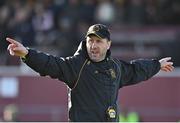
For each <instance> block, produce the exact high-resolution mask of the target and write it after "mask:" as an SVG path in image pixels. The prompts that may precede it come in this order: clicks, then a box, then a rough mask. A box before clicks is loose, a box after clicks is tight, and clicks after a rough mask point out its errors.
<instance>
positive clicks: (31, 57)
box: [6, 38, 76, 87]
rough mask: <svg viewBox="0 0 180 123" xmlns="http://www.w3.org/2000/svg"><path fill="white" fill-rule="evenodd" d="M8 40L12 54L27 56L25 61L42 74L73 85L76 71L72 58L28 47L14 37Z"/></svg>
mask: <svg viewBox="0 0 180 123" xmlns="http://www.w3.org/2000/svg"><path fill="white" fill-rule="evenodd" d="M6 40H7V41H8V42H9V43H10V44H9V46H8V51H9V53H10V55H12V56H18V57H21V58H25V60H24V62H25V63H26V64H27V65H28V66H29V67H30V68H32V69H33V70H34V71H36V72H38V73H39V74H40V75H41V76H46V75H49V76H50V77H52V78H58V79H59V80H61V81H64V82H65V83H66V84H67V85H68V86H69V87H71V86H72V85H73V82H74V81H75V80H74V79H75V75H76V72H75V69H74V67H73V63H74V62H73V59H72V58H62V57H55V56H52V55H49V54H45V53H43V52H38V51H36V50H32V49H27V48H26V47H24V46H23V45H22V44H21V43H19V42H18V41H16V40H14V39H11V38H6ZM70 76H71V77H70Z"/></svg>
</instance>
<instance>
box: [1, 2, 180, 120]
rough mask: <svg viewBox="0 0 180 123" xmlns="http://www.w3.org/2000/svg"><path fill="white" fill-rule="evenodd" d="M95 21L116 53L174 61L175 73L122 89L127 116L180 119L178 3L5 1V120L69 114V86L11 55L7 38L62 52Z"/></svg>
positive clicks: (70, 48)
mask: <svg viewBox="0 0 180 123" xmlns="http://www.w3.org/2000/svg"><path fill="white" fill-rule="evenodd" d="M94 23H103V24H106V25H108V26H109V28H110V32H111V40H112V48H111V50H112V55H113V56H114V57H116V58H120V59H122V60H125V61H129V60H132V59H136V58H157V59H160V58H162V57H166V56H171V57H172V61H173V62H174V66H175V70H174V71H173V72H172V73H170V74H167V73H163V72H160V73H158V74H157V75H156V76H155V77H154V78H153V79H150V80H148V81H146V82H143V83H141V84H138V85H134V86H129V87H125V88H122V89H121V90H120V91H119V93H120V94H119V103H120V109H121V114H120V117H121V119H122V121H146V122H148V121H161V122H165V121H174V122H176V121H180V69H179V66H180V53H179V51H180V50H179V49H180V41H179V40H180V1H179V0H1V1H0V121H67V119H68V111H67V110H68V109H67V102H68V99H67V87H66V86H65V85H64V84H63V83H62V82H60V81H58V80H53V79H50V78H48V77H39V75H38V74H37V73H35V72H33V71H32V70H31V69H30V68H28V67H27V66H25V65H24V64H23V63H22V62H21V61H20V59H19V58H18V57H12V56H10V55H9V54H8V52H7V46H8V43H7V42H6V40H5V38H6V37H11V38H15V39H16V40H18V41H19V42H21V43H22V44H23V45H24V46H28V47H30V48H34V49H37V50H40V51H43V52H46V53H49V54H52V55H56V56H64V57H65V56H69V55H73V53H74V52H75V51H76V49H77V47H78V44H79V43H80V41H82V40H84V39H85V38H84V37H85V34H86V31H87V29H88V27H89V26H90V25H92V24H94Z"/></svg>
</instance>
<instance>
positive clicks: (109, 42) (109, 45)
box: [108, 41, 111, 50]
mask: <svg viewBox="0 0 180 123" xmlns="http://www.w3.org/2000/svg"><path fill="white" fill-rule="evenodd" d="M110 47H111V41H108V50H109V49H110Z"/></svg>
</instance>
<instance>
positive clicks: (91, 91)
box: [24, 41, 160, 122]
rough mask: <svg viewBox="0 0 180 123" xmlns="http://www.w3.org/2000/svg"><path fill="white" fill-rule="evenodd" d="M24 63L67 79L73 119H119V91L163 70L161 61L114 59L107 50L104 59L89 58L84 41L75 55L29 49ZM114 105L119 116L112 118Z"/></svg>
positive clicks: (65, 80)
mask: <svg viewBox="0 0 180 123" xmlns="http://www.w3.org/2000/svg"><path fill="white" fill-rule="evenodd" d="M24 62H25V63H26V64H27V65H28V66H29V67H31V68H32V69H33V70H35V71H36V72H38V73H40V75H41V76H46V75H49V76H50V77H51V78H57V79H59V80H60V81H63V82H64V83H65V84H67V85H68V87H69V88H70V89H71V91H70V95H71V96H70V98H71V108H70V109H69V119H70V121H78V122H80V121H84V122H88V121H91V122H92V121H98V122H101V121H118V108H117V107H118V103H117V97H118V90H119V88H121V87H123V86H127V85H132V84H136V83H138V82H141V81H144V80H147V79H149V78H151V77H152V76H153V75H155V74H156V73H157V72H158V71H159V70H160V63H159V61H158V60H147V59H138V60H134V61H131V62H130V63H127V62H124V61H121V60H118V59H114V58H112V57H111V55H110V51H108V52H107V55H106V58H105V59H104V60H103V61H101V62H93V61H91V60H90V59H89V57H88V54H87V50H86V42H85V41H82V42H81V43H80V45H79V47H78V50H77V51H76V53H75V54H74V56H71V57H66V58H62V57H55V56H52V55H48V54H45V53H42V52H38V51H35V50H32V49H29V53H28V54H27V56H26V59H25V60H24ZM109 106H113V107H114V108H115V110H116V114H117V115H116V118H115V119H112V120H108V118H107V113H106V112H107V109H108V107H109Z"/></svg>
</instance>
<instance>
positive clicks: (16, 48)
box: [6, 38, 28, 58]
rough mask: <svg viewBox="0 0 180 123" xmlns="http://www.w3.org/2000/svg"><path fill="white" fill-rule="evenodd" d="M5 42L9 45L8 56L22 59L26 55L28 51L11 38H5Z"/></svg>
mask: <svg viewBox="0 0 180 123" xmlns="http://www.w3.org/2000/svg"><path fill="white" fill-rule="evenodd" d="M6 40H7V41H8V42H9V43H10V44H9V46H8V48H7V49H8V51H9V53H10V55H12V56H19V57H22V58H23V57H25V56H26V55H27V54H28V50H27V49H26V47H24V46H23V45H22V44H21V43H19V42H18V41H16V40H14V39H11V38H6Z"/></svg>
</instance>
